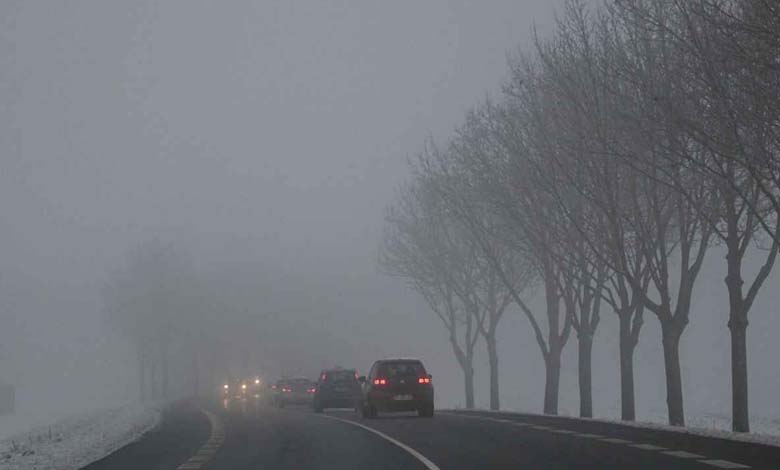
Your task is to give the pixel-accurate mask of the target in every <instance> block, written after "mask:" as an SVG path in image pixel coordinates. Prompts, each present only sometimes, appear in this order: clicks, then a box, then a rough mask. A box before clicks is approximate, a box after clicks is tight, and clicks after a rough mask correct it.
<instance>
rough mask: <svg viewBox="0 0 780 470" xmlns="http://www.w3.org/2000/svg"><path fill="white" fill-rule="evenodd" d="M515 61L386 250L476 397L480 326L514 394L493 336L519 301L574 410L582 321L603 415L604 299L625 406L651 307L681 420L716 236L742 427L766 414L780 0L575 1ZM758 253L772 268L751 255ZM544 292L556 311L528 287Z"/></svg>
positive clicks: (779, 187) (553, 387)
mask: <svg viewBox="0 0 780 470" xmlns="http://www.w3.org/2000/svg"><path fill="white" fill-rule="evenodd" d="M509 71H510V77H509V79H508V81H507V82H506V83H505V84H504V86H503V88H502V92H501V94H500V96H499V97H497V98H495V99H491V100H487V101H485V102H483V103H482V104H480V105H478V106H476V107H475V108H474V109H472V110H471V111H470V112H469V113H468V114H467V116H466V118H465V121H464V122H463V124H462V125H461V126H460V127H459V128H458V129H457V131H456V132H455V134H454V136H453V137H452V138H451V139H450V140H449V141H448V142H446V143H444V144H439V143H434V142H428V143H427V144H426V145H425V148H424V150H423V151H422V152H421V153H420V155H419V156H418V158H416V159H414V160H413V161H412V162H410V167H411V173H412V175H411V178H410V180H409V181H408V183H407V184H406V185H405V186H403V187H402V188H401V190H400V194H399V196H398V199H397V201H396V202H395V203H394V204H393V205H392V206H391V207H389V208H388V210H387V212H386V230H385V235H384V240H383V246H382V252H381V257H380V265H381V267H382V269H383V270H384V271H386V272H387V273H390V274H392V275H396V276H400V277H402V278H404V279H406V280H407V281H408V282H409V284H410V286H411V287H413V288H414V289H415V290H416V291H417V292H419V293H420V294H421V295H422V296H423V297H424V298H425V300H426V301H427V303H428V305H429V306H430V308H431V310H432V311H433V312H434V313H435V314H436V315H437V317H438V318H439V319H440V320H441V322H442V324H443V325H444V326H445V328H446V329H447V331H448V334H449V338H450V343H451V345H452V351H453V353H454V355H455V357H456V359H457V361H458V364H459V365H460V367H461V368H462V369H463V374H464V384H465V396H466V406H467V407H473V406H474V390H473V387H474V380H473V374H474V365H473V358H474V350H475V348H476V347H477V344H478V343H479V340H480V339H484V340H485V341H484V343H485V346H486V348H487V353H488V357H489V363H490V407H491V408H493V409H498V408H499V406H500V405H499V394H498V380H499V377H498V368H497V367H498V354H497V352H496V336H495V335H496V331H497V329H498V327H499V323H500V321H501V319H502V318H503V315H504V313H505V312H506V310H507V309H508V308H509V307H510V305H514V306H515V308H518V309H519V310H520V311H521V312H522V314H523V315H524V316H525V317H526V318H527V320H528V324H529V326H530V328H531V329H532V330H533V333H534V336H535V338H536V342H537V344H538V347H539V351H540V354H541V358H542V360H543V361H544V364H545V371H546V377H545V393H544V404H543V410H544V412H545V413H548V414H556V413H557V412H558V389H559V377H560V368H561V352H562V350H563V349H564V347H565V346H566V345H567V343H568V342H569V339H570V338H572V337H574V339H575V340H576V343H577V346H578V357H579V361H578V370H579V376H578V378H579V398H580V415H581V416H585V417H590V416H592V415H593V406H592V391H591V350H592V347H593V338H594V334H595V333H596V330H597V328H598V327H599V323H600V322H599V319H600V317H601V315H602V314H603V312H605V311H606V312H612V313H610V314H614V315H616V316H617V319H618V325H619V327H618V331H616V332H607V334H617V335H618V338H619V341H618V344H619V351H618V354H619V359H620V361H619V364H620V389H621V414H622V419H624V420H629V421H630V420H634V419H635V417H636V413H635V393H634V360H633V356H634V350H635V348H636V345H637V342H638V339H639V336H640V334H641V331H642V326H643V323H644V319H645V316H646V315H647V314H650V315H651V316H653V317H655V318H656V319H657V320H658V321H659V322H660V325H661V332H662V334H661V338H660V341H661V344H662V347H663V357H664V369H665V380H666V402H667V406H668V421H669V423H670V424H672V425H677V426H683V425H684V424H685V419H684V407H683V405H684V400H683V390H682V377H681V367H680V355H679V344H680V339H681V337H682V336H683V334H684V333H685V331H686V329H687V328H688V326H689V323H690V322H691V320H692V319H691V318H690V315H689V314H690V309H691V300H692V296H693V293H694V288H695V286H696V281H697V278H698V276H699V274H700V272H701V269H702V265H703V262H704V260H705V258H706V256H707V254H708V250H709V249H710V248H711V247H713V246H716V245H717V246H719V247H721V248H720V249H722V250H724V251H725V253H726V256H725V260H724V262H725V270H726V272H727V276H726V278H725V288H726V291H727V292H728V305H727V306H726V307H727V309H728V319H727V320H728V321H727V323H726V322H724V323H725V325H724V326H727V327H728V329H729V333H730V337H731V383H732V389H731V392H732V405H733V406H732V426H733V429H734V430H735V431H741V432H747V431H749V430H750V425H749V413H748V383H749V382H748V377H747V375H748V374H747V360H748V357H747V329H748V318H749V313H750V311H751V307H752V306H753V303H754V301H755V299H756V297H757V295H758V293H759V291H760V290H761V289H762V287H765V282H766V280H767V278H768V277H769V274H770V272H771V270H772V268H773V266H774V264H775V260H776V257H777V254H778V250H779V249H780V217H779V216H780V102H779V101H780V3H778V2H777V1H775V0H619V1H618V0H616V1H609V2H605V3H604V4H603V5H601V6H599V7H595V8H594V7H590V6H588V5H586V2H584V1H578V0H571V1H568V2H566V3H565V6H564V8H563V11H562V12H561V14H560V16H559V18H558V19H557V22H556V27H555V29H554V32H553V33H552V34H551V35H550V36H548V37H540V36H539V35H538V34H534V43H533V47H532V48H529V49H528V50H525V51H521V52H520V53H519V54H518V55H517V56H516V57H515V58H514V59H512V60H511V61H510V68H509ZM748 254H749V255H750V256H751V259H756V258H757V259H759V260H760V262H761V263H760V267H759V269H757V270H755V272H752V271H751V272H749V273H746V272H745V270H744V269H743V268H744V263H745V260H746V257H747V256H748ZM536 293H543V295H544V300H545V303H544V305H545V307H544V308H543V309H542V310H540V311H537V310H535V309H534V308H532V307H531V306H529V303H528V299H529V298H530V297H531V296H532V295H535V294H536ZM714 318H715V317H712V316H710V317H709V319H708V320H709V321H712V319H714ZM701 320H704V321H707V320H705V319H697V320H696V321H701Z"/></svg>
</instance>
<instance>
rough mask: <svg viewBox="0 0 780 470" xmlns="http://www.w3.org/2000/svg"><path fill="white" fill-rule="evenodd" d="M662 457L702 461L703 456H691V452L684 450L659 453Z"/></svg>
mask: <svg viewBox="0 0 780 470" xmlns="http://www.w3.org/2000/svg"><path fill="white" fill-rule="evenodd" d="M661 453H662V454H664V455H671V456H672V457H679V458H681V459H703V458H704V456H703V455H699V454H693V453H691V452H685V451H684V450H667V451H665V452H661Z"/></svg>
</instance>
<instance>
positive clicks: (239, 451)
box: [86, 400, 780, 470]
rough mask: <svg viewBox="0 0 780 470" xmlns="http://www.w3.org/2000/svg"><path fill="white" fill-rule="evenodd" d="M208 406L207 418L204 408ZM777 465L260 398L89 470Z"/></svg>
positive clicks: (177, 414) (578, 426)
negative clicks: (277, 404)
mask: <svg viewBox="0 0 780 470" xmlns="http://www.w3.org/2000/svg"><path fill="white" fill-rule="evenodd" d="M203 408H205V413H204V411H203ZM131 468H132V469H138V468H144V469H169V470H173V469H176V468H181V469H189V470H197V469H204V470H205V469H208V470H227V469H231V470H232V469H284V468H290V469H352V468H360V469H363V468H366V469H434V468H441V469H494V468H495V469H510V468H511V469H558V468H560V469H571V468H582V469H625V468H629V469H631V470H640V469H709V470H712V469H717V468H727V469H728V468H754V469H779V468H780V448H777V447H770V446H762V445H756V444H746V443H739V442H734V441H727V440H722V439H713V438H705V437H697V436H691V435H688V434H681V433H670V432H663V431H656V430H648V429H637V428H629V427H625V426H617V425H614V424H609V423H599V422H592V421H588V422H583V421H580V420H574V419H563V418H554V417H544V416H521V415H515V414H500V413H499V414H496V413H484V412H438V413H437V415H436V416H435V417H434V418H433V419H425V418H418V417H416V416H414V415H411V414H401V415H380V417H379V418H378V419H373V420H364V419H362V418H360V417H359V415H357V414H356V413H354V412H353V411H351V410H335V411H328V412H326V413H324V414H315V413H313V412H312V411H310V410H309V409H307V408H292V407H290V408H285V409H283V410H279V409H275V408H271V407H268V406H264V405H261V404H259V403H257V402H255V401H253V400H248V401H242V400H236V401H232V402H223V403H218V404H213V405H207V406H202V407H201V406H196V405H195V404H192V403H188V404H179V405H177V406H175V407H173V408H172V409H170V410H169V411H168V412H166V414H165V416H164V419H163V423H162V425H161V426H160V427H159V428H158V429H157V430H155V431H154V432H151V433H149V434H148V435H146V436H145V437H144V438H142V439H141V440H139V441H137V442H136V443H134V444H131V445H130V446H127V447H125V448H123V449H120V450H119V451H118V452H116V453H114V454H112V455H110V456H108V457H107V458H105V459H103V460H101V461H99V462H96V463H94V464H92V465H90V466H88V467H86V470H104V469H112V470H124V469H128V470H129V469H131Z"/></svg>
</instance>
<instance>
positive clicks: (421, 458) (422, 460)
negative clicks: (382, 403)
mask: <svg viewBox="0 0 780 470" xmlns="http://www.w3.org/2000/svg"><path fill="white" fill-rule="evenodd" d="M316 416H319V417H321V418H327V419H334V420H336V421H341V422H342V423H347V424H351V425H353V426H357V427H359V428H362V429H365V430H366V431H368V432H372V433H374V434H376V435H377V436H379V437H381V438H383V439H385V440H387V441H389V442H391V443H393V444H395V445H396V446H398V447H400V448H401V449H403V450H405V451H406V452H408V453H409V454H410V455H411V456H412V457H414V458H416V459H417V460H418V461H419V462H420V463H422V464H423V465H425V468H427V469H428V470H441V469H440V468H439V467H438V466H437V465H436V464H435V463H433V462H431V461H430V460H428V459H427V458H426V457H425V456H424V455H422V454H421V453H419V452H417V451H416V450H414V449H412V448H411V447H409V446H408V445H406V444H404V443H403V442H401V441H398V440H396V439H393V438H392V437H390V436H388V435H387V434H385V433H383V432H379V431H377V430H376V429H374V428H371V427H368V426H365V425H362V424H360V423H356V422H355V421H350V420H348V419H342V418H337V417H335V416H330V415H324V414H317V415H316Z"/></svg>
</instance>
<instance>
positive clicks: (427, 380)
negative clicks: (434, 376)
mask: <svg viewBox="0 0 780 470" xmlns="http://www.w3.org/2000/svg"><path fill="white" fill-rule="evenodd" d="M417 383H418V384H429V383H431V379H430V377H420V378H419V379H417Z"/></svg>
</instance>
